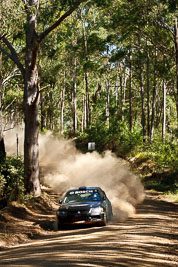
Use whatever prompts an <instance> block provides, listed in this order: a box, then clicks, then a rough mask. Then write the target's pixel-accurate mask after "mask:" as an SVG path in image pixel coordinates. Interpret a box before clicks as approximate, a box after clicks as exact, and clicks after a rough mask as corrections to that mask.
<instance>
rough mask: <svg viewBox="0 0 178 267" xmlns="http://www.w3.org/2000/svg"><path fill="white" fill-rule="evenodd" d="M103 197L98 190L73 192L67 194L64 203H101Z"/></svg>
mask: <svg viewBox="0 0 178 267" xmlns="http://www.w3.org/2000/svg"><path fill="white" fill-rule="evenodd" d="M100 200H101V196H100V193H99V192H98V191H97V190H86V191H73V192H69V193H67V194H66V196H65V198H64V201H63V203H64V204H65V203H69V202H87V201H100Z"/></svg>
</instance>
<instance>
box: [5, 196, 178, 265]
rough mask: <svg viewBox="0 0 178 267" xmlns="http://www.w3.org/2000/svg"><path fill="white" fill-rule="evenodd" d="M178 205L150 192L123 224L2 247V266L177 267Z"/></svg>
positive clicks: (54, 233)
mask: <svg viewBox="0 0 178 267" xmlns="http://www.w3.org/2000/svg"><path fill="white" fill-rule="evenodd" d="M177 208H178V205H176V204H172V203H169V202H167V201H164V200H162V199H160V197H159V196H157V195H155V194H151V193H149V194H148V195H147V197H146V199H145V201H144V202H143V203H142V204H141V205H140V206H139V207H137V214H136V215H135V216H134V217H133V218H130V219H128V220H127V221H126V222H124V223H114V224H111V225H108V226H106V227H90V228H77V229H76V228H75V229H74V228H73V229H70V230H65V231H56V232H55V231H51V234H50V235H49V236H46V237H44V238H43V239H40V240H35V241H34V242H31V243H27V244H22V245H18V246H14V247H12V248H9V249H5V250H2V251H0V266H7V265H9V266H18V267H20V266H65V267H66V266H130V267H132V266H140V267H146V266H151V267H154V266H155V267H159V266H161V267H166V266H178V241H177V240H178V235H177V234H178V232H177V226H178V213H177V211H178V210H177Z"/></svg>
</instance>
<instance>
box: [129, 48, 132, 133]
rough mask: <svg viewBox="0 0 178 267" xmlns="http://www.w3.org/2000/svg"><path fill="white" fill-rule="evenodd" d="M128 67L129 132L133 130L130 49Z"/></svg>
mask: <svg viewBox="0 0 178 267" xmlns="http://www.w3.org/2000/svg"><path fill="white" fill-rule="evenodd" d="M129 68H130V70H129V71H130V73H129V78H130V83H129V125H130V132H131V133H132V132H133V106H132V105H133V103H132V99H133V95H132V94H133V93H132V55H131V51H130V61H129Z"/></svg>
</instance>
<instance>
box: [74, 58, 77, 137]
mask: <svg viewBox="0 0 178 267" xmlns="http://www.w3.org/2000/svg"><path fill="white" fill-rule="evenodd" d="M76 130H77V58H76V56H75V57H74V72H73V133H74V134H75V133H76Z"/></svg>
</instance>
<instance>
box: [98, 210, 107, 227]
mask: <svg viewBox="0 0 178 267" xmlns="http://www.w3.org/2000/svg"><path fill="white" fill-rule="evenodd" d="M107 224H108V217H107V215H106V213H104V219H103V221H101V222H100V223H99V225H100V226H106V225H107Z"/></svg>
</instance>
